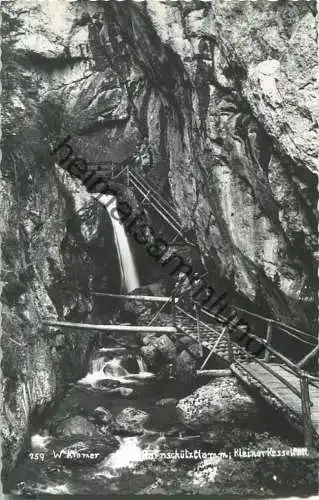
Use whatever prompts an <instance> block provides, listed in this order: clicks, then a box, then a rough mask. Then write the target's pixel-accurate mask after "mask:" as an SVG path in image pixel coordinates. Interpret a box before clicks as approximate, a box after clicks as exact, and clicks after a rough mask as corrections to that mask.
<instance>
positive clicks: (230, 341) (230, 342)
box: [225, 326, 234, 364]
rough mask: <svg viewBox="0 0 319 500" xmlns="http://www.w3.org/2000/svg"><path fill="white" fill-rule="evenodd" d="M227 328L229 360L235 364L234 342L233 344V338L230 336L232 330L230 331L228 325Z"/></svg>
mask: <svg viewBox="0 0 319 500" xmlns="http://www.w3.org/2000/svg"><path fill="white" fill-rule="evenodd" d="M225 328H226V329H227V330H226V338H227V350H228V360H229V363H230V364H233V362H234V353H233V344H232V340H231V338H230V331H229V329H228V327H227V326H226V327H225Z"/></svg>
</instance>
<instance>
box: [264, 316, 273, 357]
mask: <svg viewBox="0 0 319 500" xmlns="http://www.w3.org/2000/svg"><path fill="white" fill-rule="evenodd" d="M271 339H272V321H268V323H267V334H266V342H267V345H270V344H271ZM269 358H270V352H269V351H268V350H267V347H266V351H265V356H264V361H265V362H266V363H268V362H269Z"/></svg>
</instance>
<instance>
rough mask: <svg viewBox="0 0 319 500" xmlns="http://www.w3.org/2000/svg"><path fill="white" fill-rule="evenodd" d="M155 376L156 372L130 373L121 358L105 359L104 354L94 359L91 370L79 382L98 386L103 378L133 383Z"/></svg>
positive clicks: (122, 382)
mask: <svg viewBox="0 0 319 500" xmlns="http://www.w3.org/2000/svg"><path fill="white" fill-rule="evenodd" d="M139 366H140V364H139ZM154 377H155V375H154V373H151V372H146V371H142V372H140V373H129V372H128V371H127V370H126V369H125V368H124V367H123V366H122V364H121V359H120V358H113V359H111V360H109V361H105V358H104V356H100V357H98V358H96V359H93V360H92V368H91V371H90V372H89V373H87V375H85V377H83V378H82V379H81V380H79V381H78V383H79V384H84V385H90V386H92V387H96V385H97V384H98V382H99V381H101V380H114V381H117V382H120V383H121V384H124V385H125V384H129V385H131V384H134V383H138V380H139V379H141V380H143V379H151V378H154ZM135 381H136V382H135Z"/></svg>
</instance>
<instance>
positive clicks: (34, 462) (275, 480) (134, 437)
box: [11, 348, 317, 498]
mask: <svg viewBox="0 0 319 500" xmlns="http://www.w3.org/2000/svg"><path fill="white" fill-rule="evenodd" d="M208 382H210V383H211V382H212V381H208ZM206 383H207V382H206ZM202 385H203V382H202V381H201V382H199V383H198V384H197V385H195V386H194V385H193V386H190V385H187V386H185V385H183V384H181V383H180V382H178V381H177V380H175V379H173V378H170V377H169V376H166V377H165V378H164V379H163V377H160V376H158V375H156V374H154V373H150V372H148V371H147V368H146V366H145V365H144V363H143V360H142V359H141V358H140V357H139V356H135V357H134V356H130V357H127V355H125V354H124V355H123V354H121V353H117V352H116V351H115V350H113V349H107V348H101V349H99V350H98V351H97V352H96V353H95V354H94V356H93V357H92V359H91V363H90V369H89V373H88V374H87V375H86V376H85V377H84V378H82V379H81V380H79V381H78V382H77V383H75V384H72V385H70V387H69V389H68V390H67V392H66V394H65V396H64V399H63V400H62V401H61V402H60V403H59V404H58V406H57V407H56V408H55V411H54V412H52V413H51V414H50V415H49V416H48V417H45V418H42V419H39V422H38V423H37V424H34V426H33V430H32V436H31V440H30V448H29V449H28V450H26V452H25V455H24V458H23V459H22V460H21V461H20V463H19V464H18V466H17V467H16V470H15V471H14V480H12V481H11V482H12V485H11V491H12V493H13V497H12V498H15V497H17V498H21V497H23V498H26V497H28V498H41V495H42V494H45V495H47V494H49V495H53V496H56V495H73V496H75V498H76V496H77V495H90V496H93V495H101V494H104V495H107V494H165V495H168V494H185V495H191V494H206V495H209V494H211V495H214V497H215V496H216V497H220V498H223V497H225V498H232V497H234V498H243V497H245V496H249V497H250V498H252V497H253V498H256V497H270V496H274V497H276V496H277V497H278V495H279V496H280V497H282V496H291V495H293V494H294V492H295V491H296V485H298V488H297V490H298V494H300V492H301V493H304V494H305V495H309V494H313V492H314V490H315V489H316V480H317V477H316V472H315V464H313V463H312V462H311V461H310V460H309V459H300V458H295V457H280V458H272V457H269V458H263V459H259V458H258V459H254V460H253V459H246V460H243V459H238V458H237V459H236V458H234V456H233V453H232V450H233V449H234V448H237V447H238V448H241V447H242V448H244V447H249V448H253V447H259V448H260V449H267V448H269V447H274V448H275V447H276V446H277V447H278V446H283V447H286V448H288V447H289V446H302V443H298V444H296V442H295V441H294V439H293V438H289V437H287V439H286V438H282V434H281V433H280V432H279V431H278V429H276V425H274V424H273V423H272V422H270V420H269V419H268V418H267V416H266V415H265V414H263V413H262V412H261V413H260V412H259V413H257V414H256V415H255V417H254V421H253V422H251V425H250V428H247V427H246V428H240V427H236V425H237V422H234V427H233V428H232V429H229V427H227V426H226V425H225V426H224V428H223V426H222V427H221V426H220V425H219V428H218V433H219V434H218V433H217V435H216V433H214V428H211V429H204V430H203V429H200V430H198V431H194V430H192V429H189V428H187V427H186V426H185V425H183V423H182V422H181V420H180V419H179V418H178V412H177V409H176V406H177V404H178V401H180V400H181V399H183V398H185V397H187V396H189V395H190V394H191V393H193V392H194V391H195V390H196V389H197V388H198V387H200V386H202ZM199 405H200V401H199ZM279 436H280V437H279ZM185 450H187V452H186V451H185ZM195 450H200V452H201V454H202V456H201V457H198V454H197V457H196V458H195V457H194V456H193V457H192V458H190V455H189V454H190V453H192V452H194V451H195ZM183 452H184V456H182V455H183ZM177 453H179V454H180V456H177ZM205 453H206V456H205ZM151 454H153V455H151Z"/></svg>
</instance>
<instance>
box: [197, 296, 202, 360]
mask: <svg viewBox="0 0 319 500" xmlns="http://www.w3.org/2000/svg"><path fill="white" fill-rule="evenodd" d="M195 307H196V323H197V340H198V347H199V355H200V357H201V358H202V357H203V346H202V343H201V338H200V323H199V306H198V305H197V304H196V306H195Z"/></svg>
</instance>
